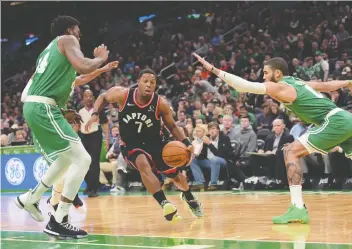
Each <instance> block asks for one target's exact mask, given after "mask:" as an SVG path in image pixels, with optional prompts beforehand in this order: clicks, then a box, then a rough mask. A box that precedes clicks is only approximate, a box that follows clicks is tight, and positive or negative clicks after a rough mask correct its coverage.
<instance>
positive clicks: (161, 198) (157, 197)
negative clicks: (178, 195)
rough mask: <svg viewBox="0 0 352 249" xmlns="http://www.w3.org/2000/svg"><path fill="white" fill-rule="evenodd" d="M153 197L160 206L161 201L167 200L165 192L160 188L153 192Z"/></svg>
mask: <svg viewBox="0 0 352 249" xmlns="http://www.w3.org/2000/svg"><path fill="white" fill-rule="evenodd" d="M153 197H154V199H155V200H156V201H157V202H158V203H159V204H160V206H161V203H163V202H164V201H167V200H166V196H165V193H164V191H162V190H160V191H158V192H156V193H155V194H153Z"/></svg>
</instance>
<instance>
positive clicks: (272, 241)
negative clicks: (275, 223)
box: [0, 230, 352, 248]
mask: <svg viewBox="0 0 352 249" xmlns="http://www.w3.org/2000/svg"><path fill="white" fill-rule="evenodd" d="M0 231H1V232H20V233H41V232H39V231H18V230H0ZM89 235H100V236H109V237H144V238H165V239H193V240H216V241H224V240H227V241H240V242H242V241H243V242H255V241H259V240H257V239H236V237H231V238H223V239H221V238H201V237H200V238H195V237H178V236H172V237H167V236H157V235H155V236H154V235H153V236H149V235H143V234H139V235H121V234H101V233H90V234H89ZM232 238H233V239H232ZM2 239H3V240H4V238H2ZM259 239H260V238H259ZM261 242H271V243H275V242H281V243H294V242H295V241H293V240H292V241H290V240H261ZM305 243H306V244H329V245H352V242H351V243H342V242H326V241H325V242H324V241H310V242H308V241H307V242H305ZM164 248H165V247H164Z"/></svg>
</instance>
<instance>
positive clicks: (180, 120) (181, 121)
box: [176, 111, 187, 127]
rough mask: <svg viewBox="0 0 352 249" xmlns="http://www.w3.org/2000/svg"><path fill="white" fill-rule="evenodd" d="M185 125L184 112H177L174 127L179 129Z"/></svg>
mask: <svg viewBox="0 0 352 249" xmlns="http://www.w3.org/2000/svg"><path fill="white" fill-rule="evenodd" d="M186 124H187V119H186V114H185V112H184V111H179V112H177V121H176V125H177V126H179V127H185V126H186Z"/></svg>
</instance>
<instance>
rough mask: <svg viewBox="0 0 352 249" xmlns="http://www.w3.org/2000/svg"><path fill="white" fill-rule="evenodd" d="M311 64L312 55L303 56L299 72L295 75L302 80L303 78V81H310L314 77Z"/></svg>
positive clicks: (312, 62)
mask: <svg viewBox="0 0 352 249" xmlns="http://www.w3.org/2000/svg"><path fill="white" fill-rule="evenodd" d="M313 64H314V61H313V57H307V58H305V59H304V63H303V67H302V70H301V73H300V74H299V75H298V76H297V77H298V78H301V79H302V80H305V81H310V80H314V79H316V76H315V70H314V65H313Z"/></svg>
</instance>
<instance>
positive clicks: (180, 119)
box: [1, 2, 352, 189]
mask: <svg viewBox="0 0 352 249" xmlns="http://www.w3.org/2000/svg"><path fill="white" fill-rule="evenodd" d="M235 5H236V8H234V9H231V10H229V9H226V8H225V9H223V8H219V7H218V8H214V9H213V11H210V12H203V13H200V16H198V15H197V14H198V12H197V11H195V10H192V14H194V15H190V16H189V17H187V18H185V20H183V21H182V23H181V24H179V25H178V26H177V27H171V28H161V29H157V28H156V27H157V25H156V24H155V23H153V20H150V21H147V22H145V23H144V24H143V26H142V29H141V32H139V33H138V34H137V35H133V36H131V37H129V39H128V40H127V42H126V41H124V42H121V41H116V42H115V43H114V44H113V45H112V46H111V58H110V60H118V61H119V62H120V64H119V68H118V69H117V70H116V71H112V72H108V73H106V74H104V75H102V76H100V77H99V78H97V79H96V80H94V81H92V82H91V83H89V84H88V85H85V86H83V87H76V88H75V89H74V94H73V97H72V99H71V101H70V102H69V103H68V108H76V109H78V108H79V107H80V106H82V92H83V90H84V89H85V88H90V89H91V90H92V91H93V94H94V96H96V97H97V96H98V95H99V94H101V93H103V92H104V91H106V90H107V89H109V88H111V87H112V86H124V87H129V86H131V85H133V84H135V83H136V80H137V75H138V73H139V71H140V70H141V69H143V68H145V67H151V68H152V69H154V70H155V71H156V72H157V73H159V74H160V77H159V82H158V84H159V89H158V93H159V94H160V95H163V96H165V97H166V98H167V99H168V100H169V102H170V104H171V106H172V107H173V110H174V113H175V119H176V120H177V124H178V126H180V127H182V128H183V130H184V131H185V133H186V135H187V136H188V137H189V138H190V139H191V140H192V143H193V144H194V146H195V148H196V149H195V151H196V152H195V154H196V159H195V160H194V161H193V162H192V164H191V166H190V168H191V171H190V172H189V176H190V179H191V181H193V186H194V187H196V188H198V187H199V188H203V187H205V188H208V189H217V188H221V187H220V186H223V185H224V182H232V183H234V182H236V183H244V182H245V181H246V179H247V180H248V179H251V176H253V175H254V176H263V175H265V176H268V177H270V179H272V182H273V183H274V185H280V186H284V185H285V183H286V182H287V180H286V176H285V174H286V173H285V170H286V169H285V167H284V164H283V156H282V151H281V148H282V146H283V145H284V144H285V143H287V142H292V141H294V139H296V138H297V137H298V136H300V135H302V134H303V133H304V132H305V131H306V130H307V129H308V128H309V126H310V124H304V123H302V122H301V121H300V120H299V118H297V117H295V116H294V115H292V114H291V113H290V112H289V111H288V110H287V109H285V108H284V107H283V106H282V105H280V103H278V102H276V101H275V100H273V99H271V98H270V97H268V96H266V95H264V96H262V95H254V94H247V93H239V92H237V91H236V90H234V89H231V88H229V87H228V86H227V85H226V84H224V82H222V80H221V79H219V78H216V77H215V75H213V74H211V73H209V72H207V71H206V70H205V69H204V68H202V66H200V65H199V64H197V63H196V62H195V60H194V59H193V58H192V55H191V53H192V52H194V51H197V53H198V54H200V55H202V56H205V57H206V59H207V60H208V61H210V62H211V63H213V64H214V65H215V66H216V67H219V68H220V69H221V70H224V71H227V72H229V73H233V74H236V75H239V76H241V77H243V78H245V79H247V80H250V81H256V82H262V81H263V77H262V76H263V71H262V67H263V64H264V63H265V61H267V60H269V59H270V58H272V57H276V56H280V57H283V58H285V60H286V61H287V62H288V63H289V66H290V74H291V75H293V76H296V77H299V78H301V79H303V80H306V81H309V80H317V81H328V80H331V79H352V70H351V67H352V63H351V53H352V46H351V44H352V39H351V35H350V34H351V33H352V9H351V7H350V5H349V4H348V2H299V3H297V4H295V6H294V7H293V8H290V9H275V8H271V7H269V8H268V9H267V10H263V11H262V12H261V15H260V16H258V18H257V17H256V18H253V17H252V18H247V17H246V16H243V12H244V10H247V11H249V10H250V9H252V8H255V6H256V3H249V2H241V3H236V4H235ZM206 13H208V14H206ZM236 26H238V27H240V28H239V29H234V30H233V31H232V32H230V33H227V31H229V30H232V29H233V28H234V27H236ZM101 32H104V29H103V30H102V31H101ZM224 34H225V35H224ZM121 47H123V48H124V49H121ZM170 64H171V66H169V65H170ZM33 69H34V68H32V69H31V70H26V71H24V72H21V73H18V74H17V75H16V76H15V77H13V79H12V82H13V85H12V87H11V91H7V93H6V94H5V96H4V97H3V102H2V117H1V134H2V135H1V146H10V145H19V144H31V143H32V136H31V132H30V130H29V129H28V126H27V125H26V123H25V120H24V119H23V117H22V114H21V110H22V106H23V104H22V103H21V101H20V94H21V91H22V89H23V88H24V85H25V84H26V82H27V81H28V79H29V77H30V76H31V72H32V71H33ZM163 69H164V70H163ZM325 95H326V97H327V98H331V99H332V100H333V101H334V102H335V103H336V104H337V106H338V107H341V108H344V109H346V110H349V111H350V112H352V95H351V93H350V92H349V91H348V89H340V90H338V91H335V92H329V93H325ZM106 113H107V114H108V120H109V126H110V128H112V127H114V125H116V124H118V109H117V106H114V105H112V104H110V105H109V106H107V108H106ZM113 139H114V138H113V137H112V136H111V144H112V143H113ZM253 153H254V154H253ZM331 154H332V155H328V156H322V155H320V154H313V155H311V156H309V157H307V158H305V159H304V160H302V164H303V165H305V166H304V173H306V174H309V175H315V176H317V177H319V178H325V177H330V178H331V179H332V178H334V179H338V178H344V177H352V163H351V160H348V159H346V158H344V156H343V155H342V154H339V153H338V152H334V153H331ZM337 164H340V165H341V164H343V165H342V166H341V167H340V168H338V169H337V168H336V165H337ZM349 167H351V168H349ZM209 170H210V173H208V171H209ZM115 178H116V176H115V175H114V179H115ZM330 178H329V179H330Z"/></svg>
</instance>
